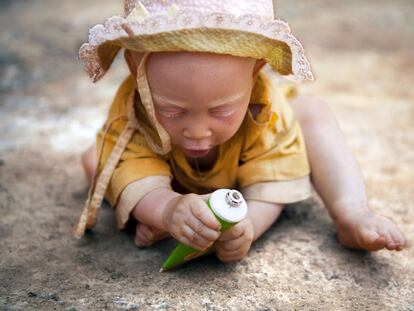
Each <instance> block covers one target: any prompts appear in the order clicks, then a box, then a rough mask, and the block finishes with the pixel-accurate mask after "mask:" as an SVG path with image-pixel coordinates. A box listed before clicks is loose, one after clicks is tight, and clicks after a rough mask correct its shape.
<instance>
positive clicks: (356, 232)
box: [336, 210, 405, 251]
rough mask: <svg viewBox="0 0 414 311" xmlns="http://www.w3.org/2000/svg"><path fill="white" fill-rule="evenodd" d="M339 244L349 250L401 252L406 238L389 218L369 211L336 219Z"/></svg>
mask: <svg viewBox="0 0 414 311" xmlns="http://www.w3.org/2000/svg"><path fill="white" fill-rule="evenodd" d="M336 227H337V230H338V238H339V242H340V243H341V244H342V245H344V246H346V247H349V248H353V249H364V250H368V251H377V250H380V249H383V248H386V249H388V250H397V251H400V250H402V249H403V247H404V246H405V238H404V236H403V234H402V233H401V231H400V230H399V229H398V227H397V226H396V225H395V224H394V223H393V222H392V221H391V220H390V219H388V218H386V217H383V216H379V215H376V214H374V213H372V212H371V211H369V210H367V211H364V212H358V213H352V215H351V216H350V215H347V216H346V217H338V218H337V219H336Z"/></svg>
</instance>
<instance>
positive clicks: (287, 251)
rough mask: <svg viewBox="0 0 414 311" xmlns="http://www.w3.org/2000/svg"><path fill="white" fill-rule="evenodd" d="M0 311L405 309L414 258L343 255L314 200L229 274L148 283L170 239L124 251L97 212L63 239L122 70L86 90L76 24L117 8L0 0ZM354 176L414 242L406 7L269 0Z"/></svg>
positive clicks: (92, 1)
mask: <svg viewBox="0 0 414 311" xmlns="http://www.w3.org/2000/svg"><path fill="white" fill-rule="evenodd" d="M0 7H1V10H0V28H1V29H2V33H1V36H0V47H1V48H0V76H1V78H0V133H1V139H0V213H1V219H0V253H1V256H0V309H6V310H32V309H42V310H51V309H57V310H91V309H104V308H106V309H116V310H118V309H119V310H167V309H170V310H175V309H178V310H316V309H317V310H362V309H363V310H407V311H408V310H414V292H413V286H414V281H413V280H414V268H413V266H414V259H413V258H414V248H413V247H412V246H411V245H409V246H408V247H407V249H406V250H404V251H403V252H401V253H390V252H385V251H381V252H377V253H371V254H370V253H366V252H357V251H350V250H347V249H344V248H343V247H341V246H340V245H339V244H338V243H337V241H336V236H335V228H334V226H333V225H332V223H331V221H330V219H329V217H328V215H327V213H326V211H325V210H324V209H323V208H322V207H321V206H320V205H319V204H318V203H317V202H316V201H313V200H310V201H306V202H303V203H302V204H297V205H293V206H289V207H288V208H287V209H286V211H285V212H284V214H283V217H282V218H281V220H280V221H279V222H278V223H277V224H275V225H274V226H273V227H272V229H271V230H270V231H269V232H268V233H267V234H266V235H265V236H264V237H263V238H262V239H260V240H259V241H258V242H257V243H256V244H255V245H254V247H253V249H252V250H251V252H250V255H249V256H248V257H247V258H246V259H245V260H243V261H242V262H240V263H238V264H232V265H224V264H221V263H220V262H218V261H217V260H216V259H215V258H214V257H211V256H210V257H205V258H202V259H200V260H198V261H195V262H193V263H191V264H190V265H187V266H185V267H182V268H180V269H177V270H175V271H172V272H169V273H163V274H161V273H159V272H158V270H159V268H160V265H161V264H162V262H163V260H164V259H165V257H166V256H167V254H168V253H169V251H170V250H171V249H172V248H173V246H174V243H173V242H172V241H167V242H162V243H160V244H159V246H157V247H154V248H151V249H142V250H140V249H137V248H136V247H135V246H134V244H133V242H132V235H131V234H128V233H119V232H117V231H116V230H115V225H114V218H113V212H112V211H111V210H110V209H109V208H104V209H103V210H102V213H101V217H100V218H99V223H98V225H97V227H96V229H95V230H94V231H93V233H91V234H88V235H87V236H86V238H85V239H83V240H81V241H78V240H74V239H73V238H72V237H71V230H72V228H73V226H74V224H75V221H76V219H77V216H78V215H79V213H80V211H81V207H82V205H83V201H84V200H85V197H86V188H87V184H86V182H85V180H84V178H83V176H82V172H81V168H80V165H79V161H78V158H79V154H80V153H81V152H82V151H83V150H85V149H86V148H87V147H88V146H89V144H90V143H91V142H92V140H93V136H94V133H95V131H96V130H97V129H98V128H99V126H100V125H101V123H102V121H103V118H104V115H105V113H106V110H107V109H108V106H109V102H110V99H111V97H112V96H113V95H114V92H115V90H116V88H117V86H118V85H119V83H120V82H121V81H122V79H123V78H124V76H125V74H126V71H125V67H124V66H123V64H122V61H121V60H119V59H118V61H117V63H116V64H115V65H114V66H113V70H112V71H111V72H110V73H109V74H108V75H107V77H105V79H104V80H103V81H102V82H100V83H99V84H97V85H92V84H91V83H90V82H89V81H88V79H87V77H86V75H85V74H84V72H83V70H82V68H81V66H80V64H79V63H78V61H77V59H76V58H77V56H76V55H77V54H76V53H77V49H78V47H79V46H80V45H81V43H82V42H83V41H85V39H86V34H87V29H88V27H89V26H91V25H93V24H95V23H96V22H101V21H103V20H104V17H106V16H110V15H112V14H113V13H114V12H119V13H120V12H121V4H120V1H109V0H99V1H98V0H88V1H80V0H72V1H52V0H33V1H22V0H20V1H17V0H16V1H4V0H3V1H0ZM278 15H279V16H280V17H282V18H283V19H286V20H288V21H289V22H290V24H291V26H292V28H293V30H294V32H295V33H296V34H297V36H298V37H299V38H300V39H301V40H302V41H303V43H304V45H305V47H306V48H307V51H308V54H309V56H310V59H311V60H312V63H313V67H314V71H315V72H316V77H317V82H316V83H312V84H307V85H304V86H303V88H302V92H303V93H306V94H318V95H321V96H323V97H325V98H326V99H327V100H328V102H329V104H330V106H331V107H332V108H333V109H334V110H335V112H336V113H337V116H338V119H339V122H340V124H341V126H342V128H343V130H344V132H345V135H346V137H347V140H348V142H349V144H350V146H351V148H352V149H353V151H354V152H355V154H356V156H357V159H358V161H359V163H360V164H361V167H362V169H363V172H364V175H365V177H366V180H367V189H368V193H369V196H370V206H371V208H372V209H374V210H375V211H377V212H378V213H381V214H383V215H386V216H388V217H391V218H393V219H394V220H395V221H396V222H397V223H398V224H399V225H400V226H401V228H402V230H403V231H404V232H405V234H406V236H407V238H408V241H412V240H413V238H414V229H413V224H414V216H413V211H412V202H413V199H414V195H413V191H412V181H413V180H414V169H413V168H414V166H413V163H414V161H413V160H414V153H413V150H414V148H413V147H414V135H412V133H413V132H414V125H413V124H414V123H413V121H414V107H413V101H414V89H413V88H412V87H411V86H412V84H413V82H414V81H413V75H412V73H413V72H414V54H413V52H412V51H413V49H414V43H413V40H412V38H413V34H414V23H413V21H414V18H413V17H414V5H413V3H412V1H411V0H410V1H408V0H407V1H404V0H398V1H392V2H390V1H384V0H379V1H372V0H370V1H364V2H361V1H356V0H351V1H345V2H344V1H343V2H338V1H329V0H318V1H305V2H304V1H297V0H295V1H279V2H278Z"/></svg>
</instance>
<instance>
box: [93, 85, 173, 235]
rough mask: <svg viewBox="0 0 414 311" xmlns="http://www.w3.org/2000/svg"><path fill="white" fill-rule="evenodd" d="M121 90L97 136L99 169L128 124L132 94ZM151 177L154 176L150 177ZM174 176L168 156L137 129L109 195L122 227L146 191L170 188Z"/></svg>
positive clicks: (117, 170)
mask: <svg viewBox="0 0 414 311" xmlns="http://www.w3.org/2000/svg"><path fill="white" fill-rule="evenodd" d="M121 92H122V88H121V90H120V91H119V93H121ZM119 93H118V95H117V98H118V99H119V100H116V101H114V102H113V104H112V106H111V109H110V111H109V115H108V119H107V121H106V123H105V126H104V128H103V129H102V130H101V131H100V132H99V133H98V135H97V144H96V145H97V148H98V149H99V150H98V152H97V153H98V154H100V158H99V159H98V161H99V165H98V170H99V171H101V170H102V168H103V166H104V165H105V163H106V161H107V160H108V158H109V156H110V154H111V152H112V150H113V148H114V147H115V145H116V142H117V140H118V139H119V137H120V135H121V133H122V132H123V131H124V129H125V127H126V126H127V118H126V117H125V116H126V110H127V108H126V104H125V103H126V102H127V100H126V99H125V97H126V96H130V94H128V92H125V94H122V93H121V94H119ZM129 93H130V92H129ZM149 177H154V178H152V179H151V178H150V179H147V178H149ZM171 179H172V175H171V170H170V166H169V164H168V163H167V161H166V159H165V158H163V157H162V156H160V155H158V154H156V153H155V152H153V151H152V149H151V148H150V147H149V145H148V143H147V141H146V139H145V137H144V136H143V135H142V134H141V133H139V132H138V131H135V132H134V134H133V135H132V137H131V139H130V140H129V142H128V144H127V145H126V148H125V150H124V151H123V153H122V155H121V158H120V160H119V162H118V163H117V165H116V167H115V169H114V170H113V172H112V176H111V179H110V182H109V185H108V188H107V191H106V195H105V197H106V198H107V199H108V201H109V203H110V204H111V206H113V207H114V208H115V210H116V215H117V222H118V227H120V228H121V227H123V225H124V224H125V223H126V221H127V220H128V219H127V218H128V216H129V213H130V211H131V210H132V208H133V207H134V206H135V205H136V204H137V203H138V202H139V200H140V199H141V198H142V197H143V196H144V195H145V194H147V193H148V192H150V191H152V190H155V189H157V188H164V187H170V182H171Z"/></svg>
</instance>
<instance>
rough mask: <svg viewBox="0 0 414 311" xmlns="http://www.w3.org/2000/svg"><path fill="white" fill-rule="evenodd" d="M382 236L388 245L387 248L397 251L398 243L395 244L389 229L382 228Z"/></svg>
mask: <svg viewBox="0 0 414 311" xmlns="http://www.w3.org/2000/svg"><path fill="white" fill-rule="evenodd" d="M379 233H380V235H381V236H382V237H384V238H385V241H386V244H385V248H386V249H388V250H390V251H392V250H395V249H397V243H396V242H394V239H393V237H392V234H391V230H390V229H389V228H381V229H380V231H379Z"/></svg>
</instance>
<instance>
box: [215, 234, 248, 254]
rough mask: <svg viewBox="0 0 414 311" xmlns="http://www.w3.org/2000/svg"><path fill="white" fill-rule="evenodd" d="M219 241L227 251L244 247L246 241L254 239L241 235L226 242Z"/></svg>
mask: <svg viewBox="0 0 414 311" xmlns="http://www.w3.org/2000/svg"><path fill="white" fill-rule="evenodd" d="M219 243H220V248H221V249H223V250H224V251H227V252H231V251H236V250H238V249H240V248H242V247H243V245H244V244H246V243H249V244H250V243H252V239H247V238H246V237H245V236H241V237H238V238H237V239H234V240H228V241H224V242H222V241H221V242H219Z"/></svg>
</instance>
